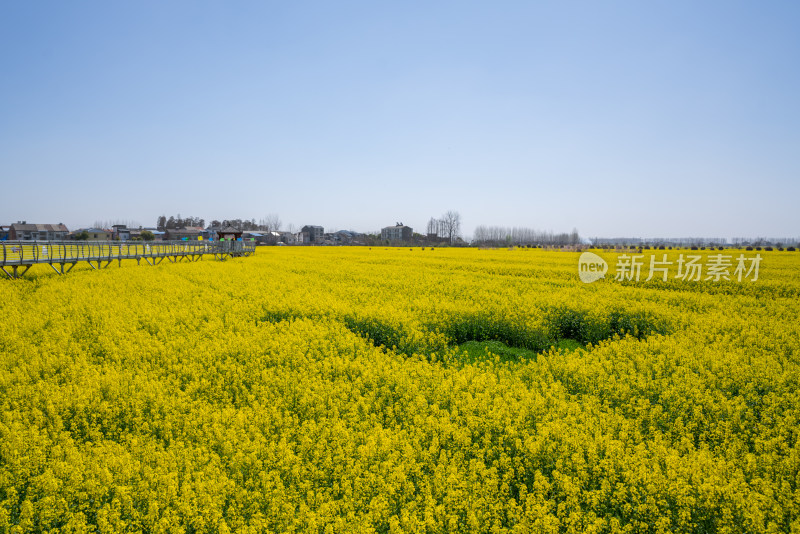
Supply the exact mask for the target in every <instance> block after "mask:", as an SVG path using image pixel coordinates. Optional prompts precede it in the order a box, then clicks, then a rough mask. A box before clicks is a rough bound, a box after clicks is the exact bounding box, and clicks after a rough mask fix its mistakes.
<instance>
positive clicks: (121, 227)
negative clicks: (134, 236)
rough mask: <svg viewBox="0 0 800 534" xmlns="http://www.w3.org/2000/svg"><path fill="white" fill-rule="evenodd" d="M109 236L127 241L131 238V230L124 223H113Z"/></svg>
mask: <svg viewBox="0 0 800 534" xmlns="http://www.w3.org/2000/svg"><path fill="white" fill-rule="evenodd" d="M111 231H112V235H111V238H112V239H115V240H118V241H128V240H129V239H130V238H131V231H130V230H129V229H128V225H126V224H115V225H113V226H112V227H111Z"/></svg>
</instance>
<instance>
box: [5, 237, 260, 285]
mask: <svg viewBox="0 0 800 534" xmlns="http://www.w3.org/2000/svg"><path fill="white" fill-rule="evenodd" d="M253 252H255V242H254V241H227V240H226V241H0V269H2V271H3V272H4V273H5V274H6V275H7V276H8V277H9V278H19V277H20V276H22V275H23V274H25V272H27V270H28V269H30V267H31V265H35V264H37V263H45V264H48V265H50V267H52V268H53V270H54V271H55V272H57V273H58V274H65V273H68V272H69V271H70V270H71V269H72V268H73V267H74V266H75V265H76V264H77V263H79V262H82V261H85V262H88V263H89V265H91V266H92V268H94V269H101V268H103V267H108V265H109V264H110V263H111V262H112V261H118V262H119V263H120V265H121V264H122V260H136V261H137V263H139V262H141V260H145V261H146V262H147V263H148V264H150V265H157V264H158V263H161V262H162V261H163V260H164V258H167V259H168V260H169V261H171V262H177V261H183V260H188V261H198V260H200V259H202V257H203V256H204V255H207V254H213V255H214V256H215V257H216V258H217V259H220V260H222V259H225V258H227V257H235V256H249V255H250V254H252V253H253ZM104 264H105V265H104ZM67 266H69V267H67ZM7 267H9V268H11V271H10V272H9V271H8V270H7V269H6V268H7Z"/></svg>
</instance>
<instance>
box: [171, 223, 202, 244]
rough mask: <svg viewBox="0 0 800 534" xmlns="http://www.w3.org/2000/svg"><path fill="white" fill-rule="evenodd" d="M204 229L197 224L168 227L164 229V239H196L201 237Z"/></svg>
mask: <svg viewBox="0 0 800 534" xmlns="http://www.w3.org/2000/svg"><path fill="white" fill-rule="evenodd" d="M204 232H205V230H203V228H201V227H199V226H187V227H186V228H179V229H168V230H167V231H166V239H167V240H168V241H181V240H187V241H197V240H198V239H199V238H201V237H203V233H204Z"/></svg>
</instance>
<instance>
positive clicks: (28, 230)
mask: <svg viewBox="0 0 800 534" xmlns="http://www.w3.org/2000/svg"><path fill="white" fill-rule="evenodd" d="M68 236H69V230H68V229H67V227H66V226H64V225H63V224H62V223H58V224H28V223H27V222H26V221H20V222H17V223H14V224H12V225H11V226H10V227H9V232H8V239H9V240H11V241H63V240H65V239H67V238H68Z"/></svg>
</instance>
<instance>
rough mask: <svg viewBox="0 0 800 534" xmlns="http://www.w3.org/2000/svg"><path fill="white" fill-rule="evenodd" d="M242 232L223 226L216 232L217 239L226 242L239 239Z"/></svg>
mask: <svg viewBox="0 0 800 534" xmlns="http://www.w3.org/2000/svg"><path fill="white" fill-rule="evenodd" d="M241 238H242V231H241V230H237V229H236V228H234V227H233V226H225V227H224V228H220V229H218V230H217V239H225V240H226V241H229V240H235V239H241Z"/></svg>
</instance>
